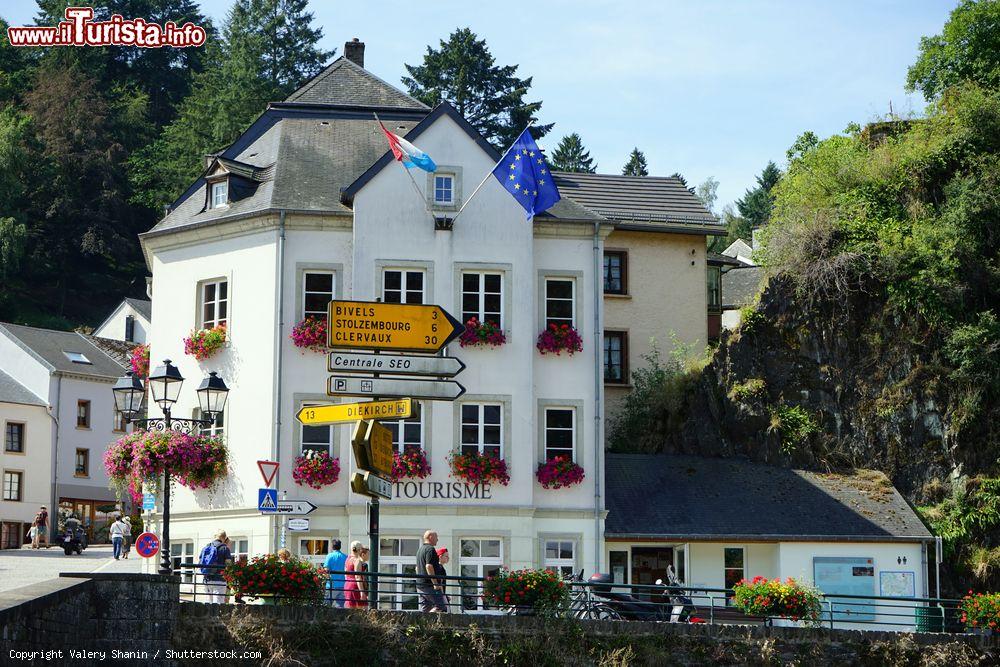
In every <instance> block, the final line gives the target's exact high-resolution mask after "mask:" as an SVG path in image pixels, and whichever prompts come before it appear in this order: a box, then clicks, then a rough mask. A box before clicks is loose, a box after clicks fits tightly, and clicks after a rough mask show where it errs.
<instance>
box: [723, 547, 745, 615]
mask: <svg viewBox="0 0 1000 667" xmlns="http://www.w3.org/2000/svg"><path fill="white" fill-rule="evenodd" d="M729 549H733V550H737V551H739V552H741V553H742V558H741V560H742V561H743V566H742V567H739V568H736V567H728V566H727V565H726V551H727V550H729ZM730 570H732V571H736V570H740V571H741V572H742V574H741V575H740V579H745V578H746V576H747V548H746V547H744V546H739V545H723V547H722V586H723V588H725V587H726V575H727V574H728V573H729V571H730ZM731 604H732V601H731V599H730V598H728V597H727V598H726V606H730V605H731Z"/></svg>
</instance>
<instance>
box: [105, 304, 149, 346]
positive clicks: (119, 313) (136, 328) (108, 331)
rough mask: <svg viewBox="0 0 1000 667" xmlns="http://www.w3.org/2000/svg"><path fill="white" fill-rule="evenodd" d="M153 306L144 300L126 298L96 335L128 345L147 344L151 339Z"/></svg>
mask: <svg viewBox="0 0 1000 667" xmlns="http://www.w3.org/2000/svg"><path fill="white" fill-rule="evenodd" d="M152 311H153V304H152V303H151V302H150V301H147V300H144V299H132V298H125V299H122V302H121V303H120V304H118V306H117V307H116V308H115V309H114V310H113V311H111V314H110V315H108V317H107V318H106V319H105V320H104V321H103V322H101V323H100V324H99V325H98V326H97V328H96V329H94V335H95V336H99V337H101V338H109V339H111V340H120V341H124V342H126V343H145V342H146V339H147V338H148V337H149V329H150V316H151V315H152Z"/></svg>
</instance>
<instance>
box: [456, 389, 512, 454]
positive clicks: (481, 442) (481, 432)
mask: <svg viewBox="0 0 1000 667" xmlns="http://www.w3.org/2000/svg"><path fill="white" fill-rule="evenodd" d="M466 407H475V408H476V421H475V422H467V421H465V408H466ZM487 407H497V408H500V420H499V424H496V426H499V431H500V442H498V443H493V442H491V443H486V442H485V440H486V438H485V432H486V426H487V425H486V423H485V416H486V408H487ZM503 411H504V404H503V403H500V402H497V401H481V402H480V401H475V402H473V401H468V402H465V403H461V404H459V409H458V419H459V445H458V446H459V453H461V452H462V451H463V450H464V449H465V448H466V447H476V448H477V451H478V452H479V453H480V454H482V453H483V452H484V450H485V449H486V448H487V447H497V448H499V450H500V453H499V454H498V458H500V459H502V458H503V457H504V447H503V442H504V414H503ZM473 424H475V425H476V428H477V436H476V442H474V443H473V442H464V439H463V437H462V434H463V433H464V430H465V428H464V427H465V426H472V425H473ZM489 425H490V426H494V425H495V424H492V423H491V424H489Z"/></svg>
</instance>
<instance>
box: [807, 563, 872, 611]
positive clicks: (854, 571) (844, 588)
mask: <svg viewBox="0 0 1000 667" xmlns="http://www.w3.org/2000/svg"><path fill="white" fill-rule="evenodd" d="M813 581H814V582H815V583H816V587H817V588H818V589H820V590H821V591H823V592H824V593H826V595H827V596H828V597H830V596H836V595H838V594H840V595H859V596H874V595H875V560H874V559H873V558H865V557H857V558H854V557H846V556H816V557H814V558H813ZM831 601H832V602H833V620H835V621H842V622H851V621H874V620H875V606H874V601H873V600H865V599H863V598H840V599H839V600H838V598H836V597H831Z"/></svg>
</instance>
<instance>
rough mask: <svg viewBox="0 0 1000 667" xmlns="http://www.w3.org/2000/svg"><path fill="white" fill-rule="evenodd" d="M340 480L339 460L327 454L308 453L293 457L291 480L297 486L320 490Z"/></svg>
mask: <svg viewBox="0 0 1000 667" xmlns="http://www.w3.org/2000/svg"><path fill="white" fill-rule="evenodd" d="M339 478H340V460H339V459H336V458H334V457H332V456H330V455H329V454H328V453H327V452H316V451H308V452H306V453H305V454H303V455H302V456H296V457H295V464H294V467H293V468H292V479H293V480H295V483H296V484H298V485H299V486H309V487H311V488H313V489H322V488H323V487H324V486H329V485H330V484H333V483H334V482H336V481H337V480H338V479H339Z"/></svg>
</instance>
